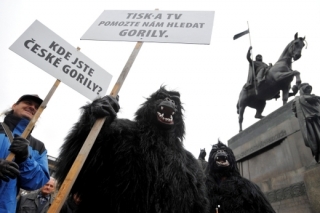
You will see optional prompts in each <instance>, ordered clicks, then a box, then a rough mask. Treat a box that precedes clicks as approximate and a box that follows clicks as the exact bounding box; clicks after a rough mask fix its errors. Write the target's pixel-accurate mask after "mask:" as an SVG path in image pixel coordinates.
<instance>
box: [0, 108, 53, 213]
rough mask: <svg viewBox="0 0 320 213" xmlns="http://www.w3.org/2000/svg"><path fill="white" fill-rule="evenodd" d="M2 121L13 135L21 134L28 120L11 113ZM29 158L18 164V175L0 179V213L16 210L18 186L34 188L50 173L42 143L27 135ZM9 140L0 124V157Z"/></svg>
mask: <svg viewBox="0 0 320 213" xmlns="http://www.w3.org/2000/svg"><path fill="white" fill-rule="evenodd" d="M4 123H5V124H7V126H8V127H9V128H10V130H11V131H12V134H13V135H21V134H22V133H23V131H24V130H25V128H26V127H27V125H28V123H29V120H27V119H21V118H18V117H16V116H14V115H13V114H9V115H7V116H6V117H5V119H4ZM27 139H28V140H29V142H30V144H29V155H30V156H29V158H27V159H26V160H25V161H24V162H22V163H20V164H18V165H19V170H20V176H19V177H18V178H16V179H10V181H9V182H5V181H2V180H0V213H14V212H15V211H16V204H17V199H16V197H17V194H18V192H19V188H22V189H25V190H30V191H31V190H36V189H39V188H41V187H42V186H43V185H45V184H46V183H47V182H48V181H49V179H50V174H49V170H48V158H47V150H46V149H45V146H44V144H43V143H42V142H41V141H39V140H37V139H35V138H34V137H32V136H31V135H29V136H28V137H27ZM9 147H10V141H9V140H8V138H7V137H6V135H5V133H4V130H3V128H2V126H0V159H6V158H7V156H8V155H9V153H10V151H9V150H8V149H9Z"/></svg>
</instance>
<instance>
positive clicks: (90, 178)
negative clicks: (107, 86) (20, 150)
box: [56, 87, 209, 213]
mask: <svg viewBox="0 0 320 213" xmlns="http://www.w3.org/2000/svg"><path fill="white" fill-rule="evenodd" d="M82 109H83V113H82V116H81V118H80V120H79V121H78V122H77V123H76V124H75V125H74V127H73V128H72V130H71V131H70V133H69V134H68V136H67V137H66V139H65V142H64V144H63V145H62V147H61V152H60V154H59V157H58V159H59V160H58V164H57V166H56V168H57V172H56V177H57V180H58V182H59V183H62V182H63V180H64V178H65V177H66V175H67V173H68V171H69V169H70V168H71V166H72V163H73V161H74V160H75V158H76V156H77V154H78V152H79V150H80V149H81V147H82V145H83V143H84V141H85V139H86V137H87V135H88V133H89V131H90V129H91V127H92V125H93V123H94V122H95V120H96V118H99V117H104V116H107V118H106V122H105V123H104V125H103V127H102V129H101V131H100V133H99V135H98V137H97V139H96V141H95V144H94V146H93V147H92V150H91V152H90V154H89V156H88V158H87V160H86V162H85V164H84V166H83V168H82V170H81V172H80V174H79V176H78V178H77V180H76V181H75V184H74V186H73V188H72V190H71V191H72V192H73V193H75V192H77V193H78V194H80V195H81V198H82V202H81V203H80V206H79V209H80V212H86V213H87V212H90V211H91V212H95V210H96V211H98V210H99V211H100V212H112V213H128V212H135V213H139V212H140V213H146V212H148V213H169V212H172V213H173V212H174V213H177V212H179V213H180V212H183V213H206V212H208V207H209V202H208V200H207V197H206V187H205V182H204V174H203V171H202V169H201V168H200V166H199V163H198V162H197V160H196V159H195V158H194V156H193V155H192V154H191V153H190V152H188V151H186V150H185V149H184V147H183V143H182V142H183V138H184V134H185V127H184V120H183V113H182V110H183V107H182V105H181V102H180V94H179V92H177V91H167V90H166V89H165V87H161V88H160V89H159V90H158V91H157V92H155V93H154V94H152V95H151V96H150V97H149V98H147V100H146V102H145V103H143V104H142V105H141V107H140V108H139V109H138V110H137V112H136V113H135V119H134V120H133V121H131V120H128V119H117V118H116V113H117V112H118V110H119V105H118V102H117V100H116V99H115V98H113V97H111V96H105V97H103V98H100V99H97V100H95V101H93V102H92V104H88V105H86V106H84V107H82Z"/></svg>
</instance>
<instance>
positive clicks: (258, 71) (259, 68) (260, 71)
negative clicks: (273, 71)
mask: <svg viewBox="0 0 320 213" xmlns="http://www.w3.org/2000/svg"><path fill="white" fill-rule="evenodd" d="M251 49H252V46H250V47H249V50H248V53H247V60H248V61H249V73H248V79H247V83H246V84H245V85H244V88H245V89H250V88H252V87H253V86H254V75H253V69H252V65H253V66H254V73H255V76H256V79H257V83H258V85H259V84H260V83H261V82H262V81H263V80H264V75H265V71H266V69H267V67H268V65H267V64H266V63H264V62H263V61H262V55H260V54H258V55H257V56H256V60H255V61H252V59H251ZM269 65H270V66H272V65H271V64H269Z"/></svg>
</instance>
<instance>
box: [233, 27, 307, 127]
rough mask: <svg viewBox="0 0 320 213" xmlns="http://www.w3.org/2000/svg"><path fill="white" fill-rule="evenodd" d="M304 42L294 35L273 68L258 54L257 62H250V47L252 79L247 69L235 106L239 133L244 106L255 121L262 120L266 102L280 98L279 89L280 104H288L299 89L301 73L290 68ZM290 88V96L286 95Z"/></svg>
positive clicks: (299, 55)
mask: <svg viewBox="0 0 320 213" xmlns="http://www.w3.org/2000/svg"><path fill="white" fill-rule="evenodd" d="M304 42H305V37H304V38H301V37H298V33H296V34H295V35H294V40H293V41H291V42H290V43H289V44H288V45H287V46H286V48H285V49H284V51H283V52H282V54H281V56H280V58H279V60H278V61H277V62H276V63H275V64H274V65H272V64H269V65H267V64H265V63H264V62H262V56H261V55H257V58H256V61H250V60H251V59H250V58H249V56H250V50H251V47H250V48H249V51H248V54H247V59H248V60H249V59H250V60H249V62H251V63H250V65H251V68H250V69H253V71H251V73H252V74H253V77H254V78H253V80H250V79H252V77H251V75H250V70H249V77H248V81H247V83H246V84H245V85H244V86H243V88H242V90H241V92H240V96H239V100H238V103H237V113H238V114H239V126H240V130H239V131H240V132H241V131H242V122H243V113H244V110H245V108H246V107H247V106H248V107H251V108H254V109H256V115H255V118H258V119H261V118H263V117H264V116H263V115H262V112H263V110H264V108H265V106H266V101H267V100H271V99H273V98H275V99H277V98H279V97H280V95H279V94H280V90H281V91H282V102H283V105H285V104H286V103H287V101H288V98H289V97H290V96H295V95H296V93H297V92H298V86H299V85H300V84H301V79H300V72H298V71H296V70H292V68H291V65H292V59H293V60H294V61H296V60H298V59H299V58H300V57H301V52H302V48H303V47H304V46H305V43H304ZM252 67H253V68H252ZM255 76H257V78H255ZM293 77H296V85H294V86H293V87H292V88H291V82H292V80H293ZM290 88H291V89H292V91H293V92H292V93H289V90H290Z"/></svg>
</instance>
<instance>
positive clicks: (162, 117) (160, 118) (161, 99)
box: [136, 87, 184, 135]
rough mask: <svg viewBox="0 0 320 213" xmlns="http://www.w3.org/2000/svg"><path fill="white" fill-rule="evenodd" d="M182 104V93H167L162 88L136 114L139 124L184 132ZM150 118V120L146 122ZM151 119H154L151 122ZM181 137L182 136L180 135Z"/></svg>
mask: <svg viewBox="0 0 320 213" xmlns="http://www.w3.org/2000/svg"><path fill="white" fill-rule="evenodd" d="M182 109H183V107H182V106H181V102H180V93H179V92H176V91H167V90H166V89H165V87H161V88H160V89H159V90H158V91H157V92H155V93H154V94H152V95H151V96H150V98H147V101H146V102H145V103H144V104H143V105H142V107H141V108H140V109H139V110H138V111H137V112H136V120H137V121H138V122H143V123H150V125H151V126H152V125H155V126H157V127H159V128H161V129H163V130H170V129H176V130H177V129H181V130H180V131H179V132H181V133H182V132H184V131H183V129H184V123H183V119H182V117H183V115H182ZM146 118H148V120H145V119H146ZM150 118H152V119H151V120H150ZM179 135H180V134H179Z"/></svg>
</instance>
